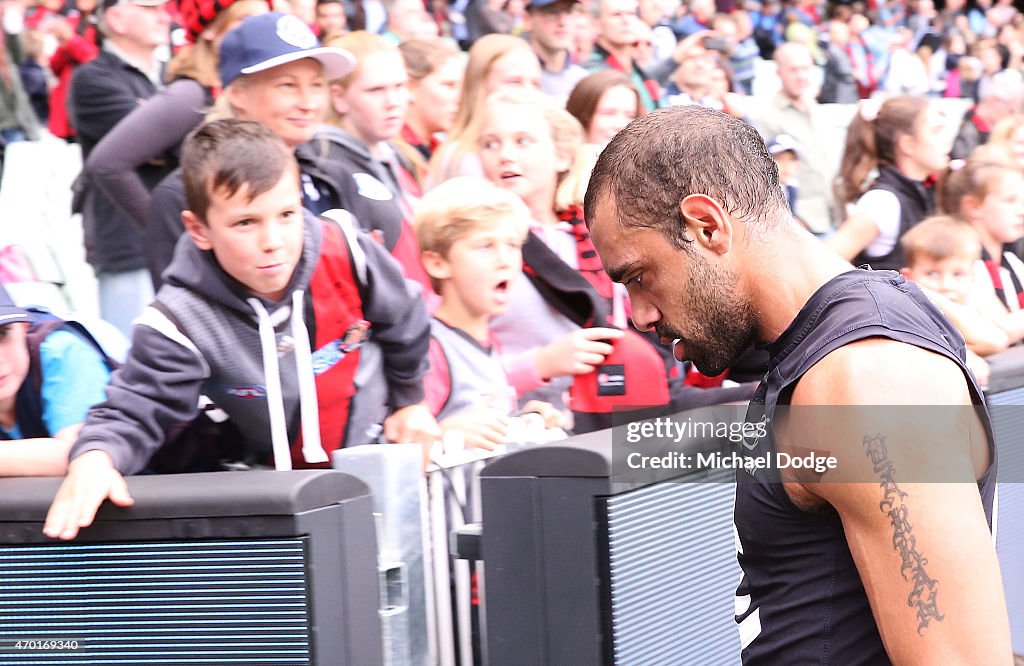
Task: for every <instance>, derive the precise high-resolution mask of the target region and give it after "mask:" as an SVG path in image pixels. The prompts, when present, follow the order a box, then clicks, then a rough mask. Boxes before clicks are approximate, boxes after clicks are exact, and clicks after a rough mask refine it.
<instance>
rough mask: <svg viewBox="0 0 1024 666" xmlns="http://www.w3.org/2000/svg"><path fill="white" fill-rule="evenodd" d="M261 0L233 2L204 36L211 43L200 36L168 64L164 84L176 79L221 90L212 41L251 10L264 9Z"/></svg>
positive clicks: (215, 52) (214, 47)
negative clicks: (212, 37) (191, 81)
mask: <svg viewBox="0 0 1024 666" xmlns="http://www.w3.org/2000/svg"><path fill="white" fill-rule="evenodd" d="M266 5H267V3H266V2H264V0H236V1H235V2H233V3H231V4H230V5H228V6H227V7H226V8H224V9H223V10H222V11H221V12H220V13H219V14H217V18H215V19H213V21H211V22H210V25H209V26H208V27H207V28H206V30H204V31H203V32H204V33H205V32H207V31H209V32H210V33H212V34H213V36H214V39H206V38H204V37H203V35H202V34H200V35H199V37H198V38H197V39H196V43H195V44H188V45H186V46H184V47H182V49H181V50H180V51H178V53H177V54H175V56H174V57H173V58H171V61H170V62H169V63H167V73H166V78H167V81H168V82H170V81H176V80H177V79H194V80H195V81H196V82H197V83H199V85H201V86H203V87H204V88H217V87H219V86H220V72H219V71H218V70H217V68H218V66H219V64H220V58H219V56H218V55H217V47H216V46H215V45H214V40H215V39H216V38H217V37H220V36H221V35H223V34H224V33H225V32H227V31H228V28H230V27H231V26H232V25H233V24H234V23H235V22H236V21H240V20H242V19H244V18H245V17H246V16H249V15H250V13H251V11H252V9H253V8H254V7H257V6H259V7H266Z"/></svg>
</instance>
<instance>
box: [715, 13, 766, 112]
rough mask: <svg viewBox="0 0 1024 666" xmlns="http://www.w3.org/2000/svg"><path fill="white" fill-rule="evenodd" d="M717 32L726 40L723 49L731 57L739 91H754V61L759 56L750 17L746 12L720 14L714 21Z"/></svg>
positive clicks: (750, 92)
mask: <svg viewBox="0 0 1024 666" xmlns="http://www.w3.org/2000/svg"><path fill="white" fill-rule="evenodd" d="M712 25H713V27H714V31H715V34H716V35H718V36H719V37H720V38H721V39H722V40H723V42H724V44H723V46H724V47H725V48H724V50H723V51H722V54H723V56H724V57H726V58H728V59H729V66H730V67H731V68H732V72H733V83H734V84H735V86H736V87H737V88H738V90H737V92H742V93H743V94H744V95H752V94H753V93H754V62H755V61H756V60H757V58H758V57H759V53H760V52H759V51H758V48H757V44H756V43H755V42H754V39H753V37H751V31H752V28H751V26H750V17H749V16H748V15H747V13H746V12H742V11H741V12H736V13H734V14H718V15H716V16H715V19H714V22H713V23H712Z"/></svg>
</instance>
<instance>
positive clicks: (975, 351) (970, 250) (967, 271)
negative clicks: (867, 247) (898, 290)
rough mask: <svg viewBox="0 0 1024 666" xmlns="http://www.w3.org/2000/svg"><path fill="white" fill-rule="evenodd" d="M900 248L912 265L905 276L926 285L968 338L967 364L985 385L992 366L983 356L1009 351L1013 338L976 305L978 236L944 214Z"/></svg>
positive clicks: (908, 235)
mask: <svg viewBox="0 0 1024 666" xmlns="http://www.w3.org/2000/svg"><path fill="white" fill-rule="evenodd" d="M900 245H901V246H902V248H903V257H904V259H905V260H906V262H907V266H906V267H904V268H903V269H901V271H900V272H901V273H902V274H903V276H904V277H906V278H907V279H908V280H913V281H914V282H916V283H917V284H918V286H920V287H922V289H923V291H924V293H925V294H927V295H928V297H929V298H930V299H931V300H932V302H934V303H935V305H936V306H937V307H938V308H939V309H940V310H942V312H943V314H945V315H946V317H948V318H949V320H950V321H951V322H953V324H954V325H955V326H956V328H957V329H958V330H959V331H960V333H961V335H963V336H964V340H965V341H966V343H967V355H968V358H967V365H968V367H969V368H971V370H973V371H974V373H975V375H976V376H977V378H978V382H979V383H980V384H982V385H985V384H986V383H987V380H988V365H987V364H986V363H985V361H984V360H982V359H981V358H979V356H988V355H989V354H994V353H995V352H998V351H1002V350H1003V349H1006V346H1007V344H1008V343H1009V338H1008V337H1007V335H1006V333H1004V332H1003V331H1002V330H1001V329H1000V328H999V327H998V326H996V324H995V323H994V322H992V321H991V320H989V319H988V317H986V316H985V315H984V314H982V313H981V312H979V311H978V310H977V309H975V308H974V307H973V306H972V305H971V304H970V294H971V291H972V290H973V288H974V265H975V263H976V262H977V261H978V259H979V258H980V257H981V241H980V239H979V238H978V234H977V232H975V230H974V228H973V227H971V225H969V224H967V223H966V222H962V221H960V220H957V219H956V218H953V217H949V216H945V215H940V216H935V217H930V218H928V219H926V220H922V221H921V222H920V223H919V224H917V225H916V226H915V227H914V228H913V229H911V230H910V231H908V232H907V233H905V234H904V235H903V236H902V237H901V238H900Z"/></svg>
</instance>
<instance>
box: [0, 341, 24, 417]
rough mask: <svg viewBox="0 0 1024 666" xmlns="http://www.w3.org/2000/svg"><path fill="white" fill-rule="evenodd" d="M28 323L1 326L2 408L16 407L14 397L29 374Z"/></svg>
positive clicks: (0, 375)
mask: <svg viewBox="0 0 1024 666" xmlns="http://www.w3.org/2000/svg"><path fill="white" fill-rule="evenodd" d="M27 333H28V324H24V323H19V324H8V325H7V326H0V408H2V409H5V410H6V409H10V408H13V407H14V398H15V396H16V395H17V393H18V389H19V388H21V384H22V382H24V381H25V377H26V376H28V364H29V358H28V343H27V341H26V340H25V336H26V335H27Z"/></svg>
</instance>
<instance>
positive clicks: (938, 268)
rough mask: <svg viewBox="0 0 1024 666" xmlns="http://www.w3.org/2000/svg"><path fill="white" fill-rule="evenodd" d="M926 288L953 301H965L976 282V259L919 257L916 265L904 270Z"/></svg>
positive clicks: (910, 278)
mask: <svg viewBox="0 0 1024 666" xmlns="http://www.w3.org/2000/svg"><path fill="white" fill-rule="evenodd" d="M903 273H904V275H905V276H906V278H907V279H908V280H913V281H914V282H916V283H918V284H919V285H921V286H922V287H925V288H926V289H931V290H932V291H936V292H938V293H940V294H942V295H943V296H945V297H946V298H948V299H949V300H951V301H954V302H956V303H963V302H965V301H966V300H967V294H969V293H970V291H971V286H972V285H973V284H974V260H973V259H972V258H971V257H966V256H964V257H946V258H945V259H935V258H933V257H919V258H918V259H917V260H916V261H915V262H914V265H913V266H911V267H910V268H907V269H906V270H904V271H903Z"/></svg>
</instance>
